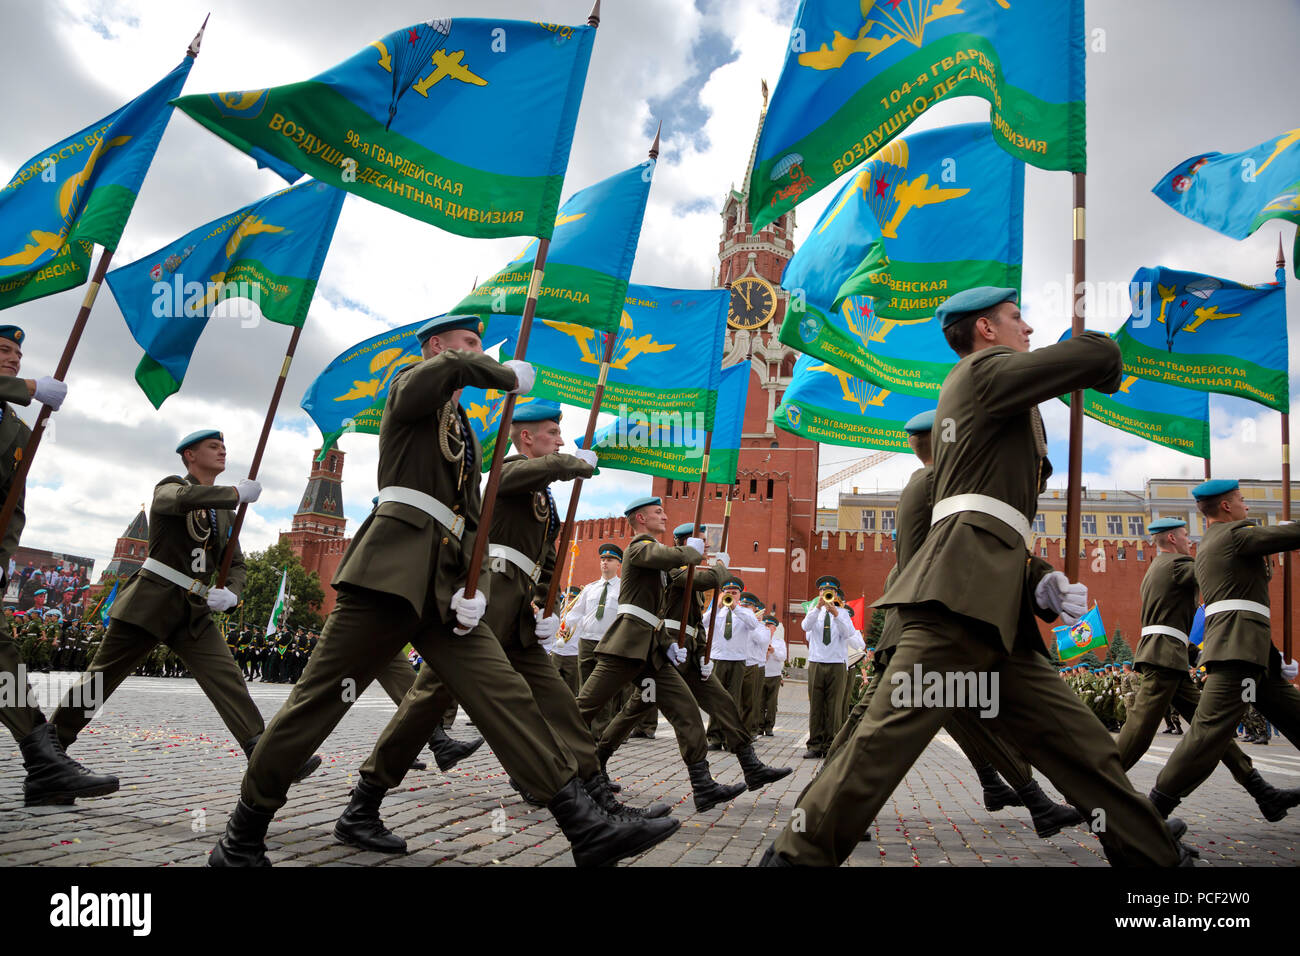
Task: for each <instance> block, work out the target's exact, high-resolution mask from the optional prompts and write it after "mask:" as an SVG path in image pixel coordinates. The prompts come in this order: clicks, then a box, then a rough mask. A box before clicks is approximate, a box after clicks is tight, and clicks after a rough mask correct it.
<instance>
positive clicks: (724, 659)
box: [673, 524, 767, 750]
mask: <svg viewBox="0 0 1300 956" xmlns="http://www.w3.org/2000/svg"><path fill="white" fill-rule="evenodd" d="M691 527H692V526H691V525H689V524H687V525H682V526H681V527H679V528H677V530H676V531H675V532H673V533H674V535H676V536H677V537H681V532H682V528H687V529H690V528H691ZM689 533H690V532H689V530H688V534H689ZM744 590H745V582H744V581H742V580H741V579H740V577H739V576H737V575H735V574H730V575H728V576H727V577H726V578H724V579H723V581H722V597H721V599H720V600H719V601H718V602H717V603H716V604H715V605H714V606H712V607H710V608H709V610H708V611H706V612H705V614H704V618H703V621H702V623H701V624H700V627H701V628H703V630H704V633H705V634H709V633H712V634H713V644H712V646H711V647H710V649H709V662H710V663H711V664H713V665H714V671H715V673H716V674H717V677H718V682H719V683H720V684H722V686H723V687H724V688H725V689H726V691H727V693H728V694H730V695H731V699H732V700H734V701H735V702H736V710H738V711H739V712H740V713H741V715H742V718H743V715H744V713H745V677H746V667H747V666H748V664H747V661H748V660H749V648H750V645H751V644H753V643H754V642H755V640H756V638H755V634H756V633H757V632H762V633H763V636H766V632H767V628H765V627H763V625H762V624H760V623H759V621H758V618H757V617H756V616H755V614H754V612H753V610H752V609H751V608H749V607H746V606H745V605H744V604H741V603H740V596H741V594H742V593H743V592H744ZM715 617H716V618H717V623H716V624H714V623H713V621H714V618H715ZM742 723H743V719H742ZM724 737H725V734H724V732H723V730H722V727H721V726H720V725H719V724H718V723H717V721H716V720H714V719H710V720H709V730H708V739H709V749H710V750H721V749H722V747H723V743H724Z"/></svg>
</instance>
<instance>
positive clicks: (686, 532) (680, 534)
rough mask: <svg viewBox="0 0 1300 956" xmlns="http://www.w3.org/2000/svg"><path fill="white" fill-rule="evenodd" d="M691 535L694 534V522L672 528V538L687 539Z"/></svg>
mask: <svg viewBox="0 0 1300 956" xmlns="http://www.w3.org/2000/svg"><path fill="white" fill-rule="evenodd" d="M693 534H695V522H693V521H688V522H686V524H679V525H678V526H677V527H676V528H673V537H674V538H689V537H691V535H693Z"/></svg>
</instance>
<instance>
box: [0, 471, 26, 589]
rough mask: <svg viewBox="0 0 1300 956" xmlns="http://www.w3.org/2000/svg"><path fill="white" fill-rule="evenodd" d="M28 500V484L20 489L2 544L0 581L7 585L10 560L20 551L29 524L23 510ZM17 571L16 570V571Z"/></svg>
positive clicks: (24, 484) (24, 483) (0, 546)
mask: <svg viewBox="0 0 1300 956" xmlns="http://www.w3.org/2000/svg"><path fill="white" fill-rule="evenodd" d="M26 500H27V482H26V481H24V482H23V486H22V487H21V488H19V489H18V500H17V502H16V503H15V504H14V513H13V516H12V517H11V518H10V519H9V527H8V528H6V529H5V538H4V542H3V543H2V544H0V579H3V580H4V582H5V583H6V584H8V583H9V574H8V571H9V559H10V558H12V557H13V556H14V554H16V553H17V551H18V540H19V539H20V538H21V537H22V536H23V527H24V526H25V525H26V524H27V512H26V511H24V510H23V505H24V504H25V502H26ZM15 570H16V569H15Z"/></svg>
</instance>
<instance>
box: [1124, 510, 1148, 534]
mask: <svg viewBox="0 0 1300 956" xmlns="http://www.w3.org/2000/svg"><path fill="white" fill-rule="evenodd" d="M1145 533H1146V528H1145V527H1143V525H1142V516H1141V515H1129V516H1128V534H1129V537H1130V538H1140V537H1142V535H1143V534H1145Z"/></svg>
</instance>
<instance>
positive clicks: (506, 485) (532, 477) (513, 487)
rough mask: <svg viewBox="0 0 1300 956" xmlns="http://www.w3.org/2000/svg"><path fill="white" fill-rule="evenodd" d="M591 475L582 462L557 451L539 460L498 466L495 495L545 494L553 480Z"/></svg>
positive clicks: (525, 460) (587, 466) (588, 467)
mask: <svg viewBox="0 0 1300 956" xmlns="http://www.w3.org/2000/svg"><path fill="white" fill-rule="evenodd" d="M591 474H592V468H591V466H590V465H588V464H587V463H586V462H585V461H583V460H582V459H580V458H574V457H573V456H572V455H562V454H560V453H559V452H556V453H555V454H553V455H543V456H542V457H541V458H528V459H524V460H519V461H508V462H506V463H505V464H504V465H502V466H501V482H500V484H499V485H498V494H503V495H518V494H527V493H528V492H530V491H545V490H546V487H547V485H549V484H550V483H551V482H553V481H569V480H571V479H573V478H590V477H591Z"/></svg>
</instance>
